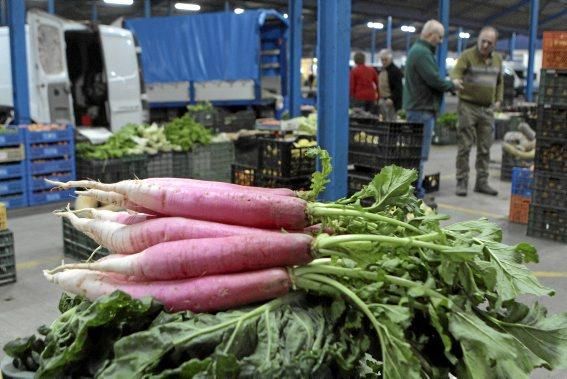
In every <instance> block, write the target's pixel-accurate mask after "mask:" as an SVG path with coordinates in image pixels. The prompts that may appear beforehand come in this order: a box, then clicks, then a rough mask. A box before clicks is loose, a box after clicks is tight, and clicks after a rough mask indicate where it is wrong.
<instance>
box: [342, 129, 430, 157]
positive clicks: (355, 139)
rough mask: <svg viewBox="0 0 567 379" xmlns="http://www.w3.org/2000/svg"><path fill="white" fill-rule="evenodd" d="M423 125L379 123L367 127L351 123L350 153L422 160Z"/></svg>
mask: <svg viewBox="0 0 567 379" xmlns="http://www.w3.org/2000/svg"><path fill="white" fill-rule="evenodd" d="M422 143H423V125H421V124H414V123H406V122H379V123H377V124H371V125H365V124H359V123H356V122H354V121H351V123H350V126H349V151H351V152H356V153H370V154H373V155H376V156H379V157H381V158H414V159H421V146H422Z"/></svg>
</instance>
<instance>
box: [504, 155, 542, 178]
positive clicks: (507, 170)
mask: <svg viewBox="0 0 567 379" xmlns="http://www.w3.org/2000/svg"><path fill="white" fill-rule="evenodd" d="M533 164H534V161H533V160H532V159H519V158H515V157H514V156H512V155H510V154H508V153H507V152H506V151H505V150H504V149H502V164H501V165H500V180H502V181H506V182H509V181H511V180H512V170H513V169H514V167H522V168H527V167H530V166H531V165H533Z"/></svg>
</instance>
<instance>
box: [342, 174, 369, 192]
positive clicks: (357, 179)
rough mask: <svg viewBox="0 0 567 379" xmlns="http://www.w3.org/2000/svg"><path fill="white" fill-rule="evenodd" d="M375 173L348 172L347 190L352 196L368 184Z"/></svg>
mask: <svg viewBox="0 0 567 379" xmlns="http://www.w3.org/2000/svg"><path fill="white" fill-rule="evenodd" d="M372 178H373V175H372V174H371V173H369V172H359V171H349V173H348V186H347V192H348V195H349V196H351V195H352V194H354V193H355V192H358V191H360V190H361V189H362V187H364V186H366V185H368V183H370V181H371V180H372Z"/></svg>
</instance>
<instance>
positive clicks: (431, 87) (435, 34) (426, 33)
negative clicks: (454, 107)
mask: <svg viewBox="0 0 567 379" xmlns="http://www.w3.org/2000/svg"><path fill="white" fill-rule="evenodd" d="M444 35H445V28H444V27H443V25H442V24H441V23H440V22H439V21H436V20H429V21H427V22H426V23H425V25H423V29H422V30H421V36H420V39H419V40H418V41H417V42H416V43H414V44H413V46H412V48H411V49H410V51H409V53H408V57H407V60H406V70H405V78H406V81H405V84H404V109H405V110H406V113H407V120H408V121H409V122H416V123H421V124H423V143H422V148H421V165H420V178H419V181H418V188H417V189H418V195H419V196H420V197H423V196H424V194H425V192H424V190H423V187H422V181H423V165H424V162H425V161H426V160H427V159H428V158H429V147H430V146H431V138H432V136H433V127H434V126H435V115H436V113H437V112H438V110H439V103H440V101H441V98H442V97H443V93H444V92H446V91H455V90H459V89H461V88H463V87H462V84H461V80H459V79H454V80H452V81H451V80H447V79H445V78H442V77H441V76H440V75H439V69H438V68H437V63H436V62H435V48H436V47H437V45H439V44H440V43H441V41H442V40H443V36H444Z"/></svg>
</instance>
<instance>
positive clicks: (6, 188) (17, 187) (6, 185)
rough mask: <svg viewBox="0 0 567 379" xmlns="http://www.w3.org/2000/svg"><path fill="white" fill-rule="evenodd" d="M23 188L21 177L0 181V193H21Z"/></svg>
mask: <svg viewBox="0 0 567 379" xmlns="http://www.w3.org/2000/svg"><path fill="white" fill-rule="evenodd" d="M25 190H26V183H25V180H24V179H23V178H17V179H12V180H2V181H0V195H8V194H12V193H22V192H24V191H25Z"/></svg>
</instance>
